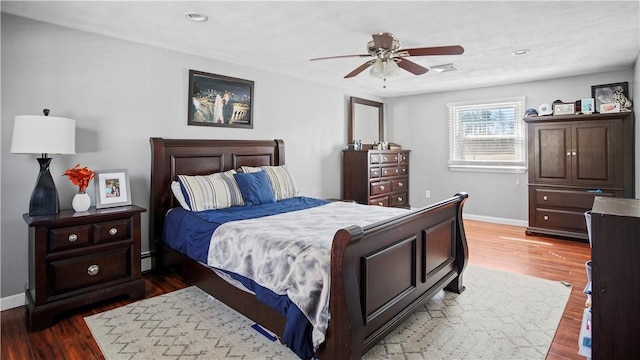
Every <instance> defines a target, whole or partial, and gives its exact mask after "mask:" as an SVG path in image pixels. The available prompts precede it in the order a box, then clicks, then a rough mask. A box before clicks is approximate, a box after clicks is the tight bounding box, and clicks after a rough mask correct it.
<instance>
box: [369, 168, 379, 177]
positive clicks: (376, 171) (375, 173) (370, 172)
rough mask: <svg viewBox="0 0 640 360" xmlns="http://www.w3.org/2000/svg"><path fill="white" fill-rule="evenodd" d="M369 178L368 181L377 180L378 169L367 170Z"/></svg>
mask: <svg viewBox="0 0 640 360" xmlns="http://www.w3.org/2000/svg"><path fill="white" fill-rule="evenodd" d="M369 178H370V179H379V178H380V168H379V167H374V168H371V169H369Z"/></svg>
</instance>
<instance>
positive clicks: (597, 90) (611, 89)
mask: <svg viewBox="0 0 640 360" xmlns="http://www.w3.org/2000/svg"><path fill="white" fill-rule="evenodd" d="M616 92H622V94H623V95H624V96H625V97H626V98H629V83H628V82H620V83H613V84H604V85H592V86H591V97H592V98H593V99H594V100H595V102H596V104H595V107H594V109H597V110H599V109H600V105H602V104H611V103H614V102H616V101H615V100H614V99H615V96H616Z"/></svg>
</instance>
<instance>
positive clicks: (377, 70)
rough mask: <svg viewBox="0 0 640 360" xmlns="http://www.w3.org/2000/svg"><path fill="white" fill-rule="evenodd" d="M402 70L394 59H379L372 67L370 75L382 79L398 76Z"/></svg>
mask: <svg viewBox="0 0 640 360" xmlns="http://www.w3.org/2000/svg"><path fill="white" fill-rule="evenodd" d="M399 73H400V68H399V67H398V64H396V62H395V61H393V59H385V60H383V59H378V60H376V62H375V63H373V65H372V66H371V69H370V70H369V74H371V75H372V76H375V77H377V78H380V79H384V78H388V77H393V76H398V74H399Z"/></svg>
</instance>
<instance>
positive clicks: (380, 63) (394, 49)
mask: <svg viewBox="0 0 640 360" xmlns="http://www.w3.org/2000/svg"><path fill="white" fill-rule="evenodd" d="M371 36H372V37H373V40H372V41H369V42H368V43H367V51H368V54H355V55H339V56H328V57H320V58H314V59H311V61H315V60H325V59H337V58H346V57H369V56H374V57H375V59H371V60H369V61H367V62H365V63H364V64H362V65H360V66H358V67H357V68H355V69H354V70H353V71H351V72H350V73H348V74H347V75H345V78H351V77H354V76H356V75H358V74H360V73H361V72H363V71H364V70H365V69H367V68H368V67H370V66H372V65H373V66H372V67H371V70H370V71H369V72H370V73H371V75H373V76H375V77H379V78H382V79H384V80H385V81H386V78H387V77H392V76H396V75H398V73H399V72H400V71H399V69H400V68H402V69H404V70H406V71H408V72H410V73H412V74H414V75H422V74H424V73H426V72H427V71H429V69H427V68H425V67H424V66H422V65H419V64H416V63H415V62H413V61H410V60H408V59H407V57H409V56H433V55H460V54H462V53H463V52H464V48H463V47H462V46H460V45H452V46H437V47H421V48H412V49H400V40H398V39H396V38H395V36H394V35H393V34H391V33H388V32H383V33H378V34H373V35H371Z"/></svg>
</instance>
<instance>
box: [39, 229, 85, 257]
mask: <svg viewBox="0 0 640 360" xmlns="http://www.w3.org/2000/svg"><path fill="white" fill-rule="evenodd" d="M90 234H91V225H83V226H73V227H65V228H57V229H56V228H53V229H50V230H49V251H51V252H54V251H62V250H67V249H73V248H77V247H81V246H86V245H88V244H89V238H90V236H91V235H90Z"/></svg>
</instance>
